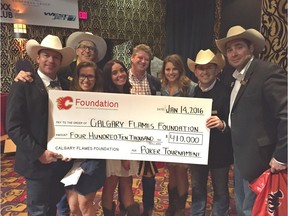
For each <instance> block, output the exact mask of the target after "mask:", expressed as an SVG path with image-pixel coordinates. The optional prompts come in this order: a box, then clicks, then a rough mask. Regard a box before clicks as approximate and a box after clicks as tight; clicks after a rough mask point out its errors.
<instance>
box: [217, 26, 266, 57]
mask: <svg viewBox="0 0 288 216" xmlns="http://www.w3.org/2000/svg"><path fill="white" fill-rule="evenodd" d="M239 38H241V39H246V40H249V41H251V43H252V44H253V45H254V54H255V55H258V54H259V53H261V52H262V50H263V48H264V47H265V38H264V37H263V35H262V34H261V33H260V32H258V31H257V30H255V29H247V30H246V29H244V28H243V27H241V26H233V27H231V28H230V29H229V30H228V32H227V36H226V38H222V39H219V40H215V42H216V45H217V47H218V49H219V50H220V51H221V52H222V53H223V54H225V53H226V47H225V46H226V43H227V42H228V41H231V40H234V39H239Z"/></svg>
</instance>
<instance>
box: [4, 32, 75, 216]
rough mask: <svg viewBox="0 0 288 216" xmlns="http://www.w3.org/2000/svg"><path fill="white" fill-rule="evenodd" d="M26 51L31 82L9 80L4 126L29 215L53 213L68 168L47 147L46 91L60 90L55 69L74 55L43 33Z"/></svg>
mask: <svg viewBox="0 0 288 216" xmlns="http://www.w3.org/2000/svg"><path fill="white" fill-rule="evenodd" d="M26 51H27V54H28V55H29V56H30V57H31V58H32V59H33V60H35V61H36V62H37V63H38V64H39V67H38V70H37V72H36V73H33V77H34V82H16V83H13V84H12V86H11V88H10V92H9V96H8V102H7V110H8V112H7V115H6V128H7V133H8V135H9V137H10V138H11V139H12V140H13V142H14V143H15V144H16V146H17V150H16V159H15V160H16V161H15V171H16V172H18V173H19V174H20V175H23V176H24V177H25V180H26V185H27V209H28V214H29V215H33V216H35V215H41V216H43V215H47V216H50V215H56V203H57V202H58V201H59V199H60V198H61V196H62V195H63V194H64V187H63V184H62V183H60V180H61V178H63V176H64V175H65V174H66V173H67V171H68V170H69V168H70V163H67V162H65V161H66V160H67V159H65V158H63V159H62V160H60V159H59V158H60V157H61V155H59V154H57V153H55V152H51V151H49V150H47V132H48V91H49V90H50V89H58V90H60V89H62V88H61V86H60V85H59V82H58V77H57V72H58V71H59V69H60V67H61V66H66V65H68V64H69V63H70V62H72V60H73V59H74V57H75V54H74V50H73V49H72V48H70V47H66V48H62V44H61V41H60V39H59V38H58V37H57V36H54V35H48V36H46V37H45V38H44V39H43V40H42V42H41V44H39V43H38V42H37V41H35V40H29V41H28V42H27V44H26Z"/></svg>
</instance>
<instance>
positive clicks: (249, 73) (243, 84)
mask: <svg viewBox="0 0 288 216" xmlns="http://www.w3.org/2000/svg"><path fill="white" fill-rule="evenodd" d="M254 68H255V59H254V60H253V61H252V62H251V65H250V66H249V68H248V70H247V72H246V74H245V77H244V79H243V80H242V81H241V87H240V89H239V91H238V93H237V95H236V98H235V101H234V104H233V107H232V110H233V109H234V107H235V106H236V105H237V103H238V101H239V99H240V98H241V96H242V95H243V93H244V91H245V89H246V88H247V86H248V85H249V80H250V78H251V76H252V74H253V73H254V71H255V70H254Z"/></svg>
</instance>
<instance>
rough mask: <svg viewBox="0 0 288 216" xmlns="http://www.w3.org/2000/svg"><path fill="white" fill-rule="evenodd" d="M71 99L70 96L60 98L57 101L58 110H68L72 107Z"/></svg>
mask: <svg viewBox="0 0 288 216" xmlns="http://www.w3.org/2000/svg"><path fill="white" fill-rule="evenodd" d="M72 102H73V99H72V97H70V96H67V97H60V98H58V99H57V107H58V109H59V110H62V109H65V110H68V109H70V108H71V107H72Z"/></svg>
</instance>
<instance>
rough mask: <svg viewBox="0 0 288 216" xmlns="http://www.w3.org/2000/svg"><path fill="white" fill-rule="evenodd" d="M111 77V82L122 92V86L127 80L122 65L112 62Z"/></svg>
mask: <svg viewBox="0 0 288 216" xmlns="http://www.w3.org/2000/svg"><path fill="white" fill-rule="evenodd" d="M111 79H112V82H113V83H114V84H115V85H116V86H117V88H118V89H119V91H120V92H122V91H123V87H124V85H125V83H126V81H127V73H126V71H125V69H124V68H123V67H122V65H120V64H118V63H114V64H113V65H112V72H111Z"/></svg>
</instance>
